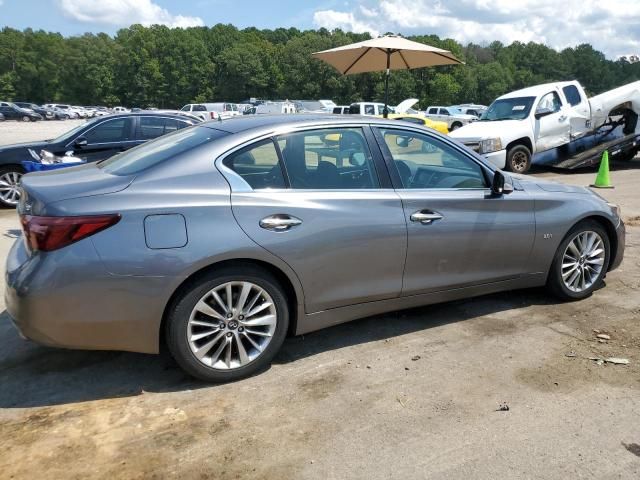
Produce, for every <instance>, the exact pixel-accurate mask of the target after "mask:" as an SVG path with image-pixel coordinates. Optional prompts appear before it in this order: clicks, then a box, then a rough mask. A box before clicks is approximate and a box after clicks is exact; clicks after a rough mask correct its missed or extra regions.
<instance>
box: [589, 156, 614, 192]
mask: <svg viewBox="0 0 640 480" xmlns="http://www.w3.org/2000/svg"><path fill="white" fill-rule="evenodd" d="M591 186H592V187H595V188H613V185H611V179H610V178H609V151H608V150H605V151H604V153H603V154H602V160H600V168H599V169H598V175H597V176H596V182H595V183H594V184H593V185H591Z"/></svg>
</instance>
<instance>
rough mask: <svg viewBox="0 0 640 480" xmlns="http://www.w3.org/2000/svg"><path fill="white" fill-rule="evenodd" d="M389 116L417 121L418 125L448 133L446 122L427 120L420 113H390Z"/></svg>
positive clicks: (412, 121)
mask: <svg viewBox="0 0 640 480" xmlns="http://www.w3.org/2000/svg"><path fill="white" fill-rule="evenodd" d="M389 118H392V119H394V120H404V121H405V122H411V123H417V124H418V125H424V126H425V127H429V128H432V129H434V130H436V131H438V132H440V133H444V134H445V135H447V134H448V133H449V127H448V126H447V122H438V121H435V120H429V119H428V118H426V117H423V116H422V115H417V114H415V113H390V114H389Z"/></svg>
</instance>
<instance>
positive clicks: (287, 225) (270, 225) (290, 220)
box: [260, 214, 302, 232]
mask: <svg viewBox="0 0 640 480" xmlns="http://www.w3.org/2000/svg"><path fill="white" fill-rule="evenodd" d="M301 223H302V220H300V219H299V218H296V217H294V216H291V215H286V214H277V215H269V216H268V217H265V218H263V219H262V220H260V226H261V227H262V228H264V229H265V230H273V231H274V232H285V231H287V230H289V229H291V227H295V226H297V225H300V224H301Z"/></svg>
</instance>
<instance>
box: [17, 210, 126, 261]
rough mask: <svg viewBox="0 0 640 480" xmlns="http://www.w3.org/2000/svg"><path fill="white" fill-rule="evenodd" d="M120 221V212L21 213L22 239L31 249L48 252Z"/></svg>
mask: <svg viewBox="0 0 640 480" xmlns="http://www.w3.org/2000/svg"><path fill="white" fill-rule="evenodd" d="M119 221H120V214H118V213H114V214H109V215H87V216H82V217H38V216H34V215H21V216H20V223H21V224H22V231H23V232H24V240H25V242H26V244H27V246H28V247H29V248H30V249H31V250H34V251H35V250H40V251H43V252H50V251H52V250H57V249H59V248H62V247H66V246H67V245H71V244H72V243H75V242H77V241H78V240H82V239H83V238H86V237H89V236H91V235H93V234H96V233H98V232H100V231H102V230H104V229H106V228H109V227H110V226H112V225H115V224H116V223H118V222H119Z"/></svg>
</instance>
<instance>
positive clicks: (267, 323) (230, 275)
mask: <svg viewBox="0 0 640 480" xmlns="http://www.w3.org/2000/svg"><path fill="white" fill-rule="evenodd" d="M166 327H167V330H166V334H167V335H166V338H167V345H168V347H169V351H170V352H171V354H172V356H173V358H174V359H175V360H176V362H177V363H178V364H179V365H180V366H181V367H182V368H183V369H184V370H185V371H186V372H187V373H189V374H190V375H192V376H194V377H196V378H199V379H201V380H205V381H209V382H229V381H233V380H238V379H241V378H244V377H247V376H250V375H253V374H254V373H256V372H258V371H260V370H262V369H264V368H265V367H267V366H268V365H269V364H270V363H271V360H272V359H273V357H274V356H275V354H276V353H277V352H278V350H279V349H280V347H281V346H282V343H283V342H284V339H285V336H286V333H287V329H288V327H289V311H288V306H287V301H286V297H285V295H284V293H283V290H282V287H281V286H280V285H279V283H278V281H277V280H276V279H275V278H274V277H273V276H272V275H270V274H269V273H268V272H265V271H263V270H261V269H258V268H254V267H252V266H238V267H235V268H224V269H221V270H219V271H216V272H213V273H210V274H209V275H207V276H205V277H203V278H201V279H199V280H197V281H195V282H193V283H191V284H190V285H188V286H187V287H186V288H184V291H183V293H182V295H181V296H180V297H179V299H178V300H177V301H176V302H175V303H174V305H173V306H172V308H171V309H170V311H169V314H168V317H167V324H166Z"/></svg>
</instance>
